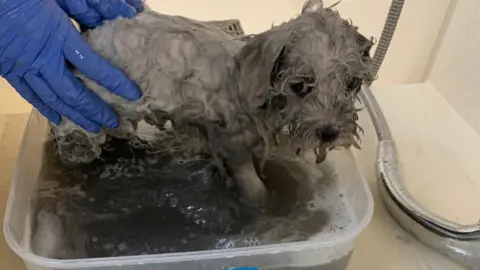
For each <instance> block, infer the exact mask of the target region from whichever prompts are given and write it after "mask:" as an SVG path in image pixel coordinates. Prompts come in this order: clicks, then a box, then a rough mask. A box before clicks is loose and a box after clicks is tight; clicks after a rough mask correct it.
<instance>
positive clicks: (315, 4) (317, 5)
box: [302, 0, 323, 13]
mask: <svg viewBox="0 0 480 270" xmlns="http://www.w3.org/2000/svg"><path fill="white" fill-rule="evenodd" d="M322 8H323V1H322V0H307V2H305V4H303V8H302V13H307V12H317V11H319V10H321V9H322Z"/></svg>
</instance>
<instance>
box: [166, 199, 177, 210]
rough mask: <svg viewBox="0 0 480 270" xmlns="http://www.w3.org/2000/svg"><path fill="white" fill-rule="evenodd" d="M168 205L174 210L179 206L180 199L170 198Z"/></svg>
mask: <svg viewBox="0 0 480 270" xmlns="http://www.w3.org/2000/svg"><path fill="white" fill-rule="evenodd" d="M168 205H169V206H170V207H172V208H175V207H177V205H178V199H177V198H175V197H173V198H170V199H169V200H168Z"/></svg>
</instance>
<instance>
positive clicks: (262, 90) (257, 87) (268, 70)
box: [236, 26, 291, 109]
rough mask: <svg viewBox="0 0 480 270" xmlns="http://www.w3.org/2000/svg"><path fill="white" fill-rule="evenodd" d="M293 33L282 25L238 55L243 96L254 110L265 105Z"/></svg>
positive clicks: (260, 36)
mask: <svg viewBox="0 0 480 270" xmlns="http://www.w3.org/2000/svg"><path fill="white" fill-rule="evenodd" d="M290 40H291V32H290V31H288V30H287V29H283V28H282V26H278V27H276V28H272V29H270V30H268V31H266V32H264V33H261V34H259V35H256V36H254V37H252V38H250V39H249V40H248V42H247V43H246V44H245V46H243V48H242V49H241V50H240V52H239V53H238V54H237V56H236V60H237V62H238V64H239V67H240V82H239V87H240V94H241V96H242V98H243V99H245V100H244V102H245V103H246V106H248V107H249V108H251V109H256V108H258V107H260V106H262V105H263V104H264V103H265V101H266V99H267V96H268V94H269V91H270V90H271V89H272V86H273V85H274V83H275V80H277V79H278V78H279V73H280V72H281V70H282V64H283V63H284V60H285V57H286V55H287V53H288V43H289V41H290Z"/></svg>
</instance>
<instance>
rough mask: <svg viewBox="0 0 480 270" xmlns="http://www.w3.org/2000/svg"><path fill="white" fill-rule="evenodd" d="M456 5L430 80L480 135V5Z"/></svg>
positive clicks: (465, 0)
mask: <svg viewBox="0 0 480 270" xmlns="http://www.w3.org/2000/svg"><path fill="white" fill-rule="evenodd" d="M455 1H456V2H457V3H456V6H453V7H452V11H453V12H452V16H451V21H450V24H449V25H447V27H446V31H445V35H444V37H443V41H442V42H441V46H440V47H439V50H438V54H437V56H436V57H435V61H434V63H433V66H432V70H431V73H430V76H429V80H430V82H431V83H432V84H433V85H434V86H435V87H436V88H437V90H438V91H439V92H440V93H441V94H442V95H443V96H444V97H445V99H446V100H447V101H448V102H449V103H450V104H451V105H452V106H453V107H454V109H455V110H456V111H457V112H458V113H459V114H460V115H461V116H462V117H463V118H464V119H465V120H466V121H467V122H468V123H469V124H470V125H471V126H472V127H473V128H475V130H476V131H477V133H480V103H479V102H480V84H479V78H480V66H479V64H480V16H479V14H480V1H478V0H461V1H458V0H455Z"/></svg>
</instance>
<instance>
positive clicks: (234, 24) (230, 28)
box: [208, 19, 245, 37]
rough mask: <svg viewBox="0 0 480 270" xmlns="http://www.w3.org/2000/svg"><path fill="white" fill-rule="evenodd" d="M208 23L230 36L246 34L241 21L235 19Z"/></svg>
mask: <svg viewBox="0 0 480 270" xmlns="http://www.w3.org/2000/svg"><path fill="white" fill-rule="evenodd" d="M208 23H210V24H212V25H214V26H217V27H219V28H221V29H222V30H223V31H225V32H226V33H227V34H230V35H232V36H234V37H243V36H245V32H244V31H243V27H242V25H241V24H240V21H239V20H236V19H233V20H224V21H209V22H208Z"/></svg>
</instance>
